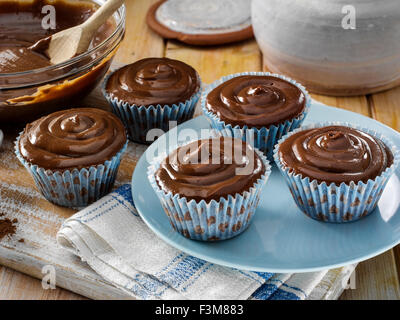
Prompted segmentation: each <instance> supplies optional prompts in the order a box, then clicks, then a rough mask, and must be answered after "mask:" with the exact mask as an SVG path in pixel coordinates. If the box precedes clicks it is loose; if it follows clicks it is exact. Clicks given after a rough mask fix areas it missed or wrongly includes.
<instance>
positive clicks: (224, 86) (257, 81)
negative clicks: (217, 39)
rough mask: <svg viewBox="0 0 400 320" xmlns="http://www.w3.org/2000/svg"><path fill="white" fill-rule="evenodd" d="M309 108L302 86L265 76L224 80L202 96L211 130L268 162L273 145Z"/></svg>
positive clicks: (277, 77)
mask: <svg viewBox="0 0 400 320" xmlns="http://www.w3.org/2000/svg"><path fill="white" fill-rule="evenodd" d="M310 104H311V98H310V97H309V95H308V93H307V91H306V90H305V89H304V87H303V86H301V85H299V84H298V83H296V82H295V81H293V80H291V79H289V78H286V77H284V76H280V75H276V74H271V73H268V72H249V73H239V74H234V75H230V76H226V77H223V78H222V79H220V80H218V81H216V82H214V83H213V84H211V85H210V86H209V87H208V88H207V89H206V90H205V92H204V93H203V94H202V108H203V112H204V114H205V115H206V116H207V117H208V118H209V119H210V120H211V124H212V126H213V128H215V129H217V130H219V131H220V132H221V133H222V134H223V135H224V136H231V137H234V138H238V139H242V140H243V141H246V142H248V143H250V144H252V145H254V146H255V147H256V148H258V149H260V150H261V151H263V152H264V153H265V154H266V155H267V157H268V158H269V159H272V156H273V148H274V145H275V144H276V142H277V141H278V140H279V139H280V138H281V137H282V136H283V135H285V134H286V133H287V132H289V131H292V130H294V129H295V128H297V127H299V126H300V125H301V123H302V122H303V120H304V118H305V116H306V114H307V111H308V109H309V106H310Z"/></svg>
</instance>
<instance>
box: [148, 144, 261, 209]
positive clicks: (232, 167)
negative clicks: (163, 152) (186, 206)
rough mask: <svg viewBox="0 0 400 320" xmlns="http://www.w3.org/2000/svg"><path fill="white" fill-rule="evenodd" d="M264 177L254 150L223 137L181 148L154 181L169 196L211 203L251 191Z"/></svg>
mask: <svg viewBox="0 0 400 320" xmlns="http://www.w3.org/2000/svg"><path fill="white" fill-rule="evenodd" d="M264 173H265V166H264V163H263V162H262V160H261V158H260V157H259V156H258V154H257V153H255V151H254V149H253V148H251V147H250V146H249V145H248V144H246V143H245V142H243V141H241V140H238V139H232V138H227V137H225V138H223V137H221V138H214V139H204V140H199V141H195V142H191V143H189V144H187V145H184V146H182V147H179V148H178V149H176V150H175V151H173V152H172V153H171V154H170V155H169V156H168V157H167V158H166V159H164V161H162V163H161V165H160V168H159V169H158V170H157V172H156V173H155V177H156V181H157V183H158V186H159V187H160V188H161V189H162V190H163V191H165V192H167V193H168V192H172V193H173V194H179V195H180V196H182V197H186V198H187V199H188V200H191V199H194V200H196V201H201V200H203V199H204V200H205V201H207V202H208V201H210V200H211V199H215V200H219V199H220V198H221V197H225V198H227V196H228V195H235V194H236V193H242V192H244V191H248V190H249V189H250V188H251V187H253V186H254V184H255V183H256V181H257V180H258V179H259V178H260V177H261V176H262V175H263V174H264Z"/></svg>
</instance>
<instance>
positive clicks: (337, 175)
mask: <svg viewBox="0 0 400 320" xmlns="http://www.w3.org/2000/svg"><path fill="white" fill-rule="evenodd" d="M279 158H280V160H281V162H282V164H283V165H284V166H286V167H288V168H291V169H293V170H294V172H295V173H296V174H301V175H302V176H303V177H309V178H310V179H315V180H317V181H318V182H323V181H325V182H326V183H328V184H330V183H332V182H333V183H335V184H337V185H340V183H342V182H344V183H347V184H348V183H350V182H351V181H353V182H355V183H357V182H358V181H363V182H364V183H366V182H367V181H368V179H372V180H373V179H375V178H376V177H377V176H379V175H380V174H381V173H382V172H383V171H384V170H385V169H386V168H387V167H389V166H391V164H392V163H393V154H392V152H391V151H390V150H389V149H388V148H387V146H386V145H385V144H384V143H383V142H382V141H381V140H379V139H377V138H375V137H373V136H371V135H370V134H367V133H365V132H362V131H360V130H357V129H353V128H349V127H345V126H327V127H322V128H315V129H308V130H304V131H300V132H297V133H295V134H293V135H292V136H290V137H288V138H287V139H286V140H285V141H283V142H282V144H281V145H280V147H279Z"/></svg>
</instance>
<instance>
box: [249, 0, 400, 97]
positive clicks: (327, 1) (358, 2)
mask: <svg viewBox="0 0 400 320" xmlns="http://www.w3.org/2000/svg"><path fill="white" fill-rule="evenodd" d="M252 24H253V29H254V34H255V37H256V39H257V42H258V44H259V46H260V49H261V51H262V53H263V59H264V63H265V65H266V67H267V68H268V69H269V70H270V71H272V72H277V73H281V74H284V75H287V76H289V77H291V78H293V79H295V80H297V81H299V82H300V83H302V84H304V85H305V86H306V87H307V89H308V90H310V91H312V92H316V93H322V94H329V95H358V94H367V93H372V92H377V91H381V90H385V89H389V88H391V87H394V86H396V85H399V84H400V2H399V0H381V1H376V0H352V1H348V0H324V1H321V0H306V1H298V0H268V1H266V0H253V1H252Z"/></svg>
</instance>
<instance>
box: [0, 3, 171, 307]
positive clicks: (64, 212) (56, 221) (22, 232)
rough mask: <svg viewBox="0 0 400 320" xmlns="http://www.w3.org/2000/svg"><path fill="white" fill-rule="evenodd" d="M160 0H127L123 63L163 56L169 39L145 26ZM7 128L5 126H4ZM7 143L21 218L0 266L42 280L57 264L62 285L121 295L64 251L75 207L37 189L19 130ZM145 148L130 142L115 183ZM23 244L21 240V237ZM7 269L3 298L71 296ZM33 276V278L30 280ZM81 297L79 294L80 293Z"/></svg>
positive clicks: (1, 190)
mask: <svg viewBox="0 0 400 320" xmlns="http://www.w3.org/2000/svg"><path fill="white" fill-rule="evenodd" d="M154 1H155V0H135V1H126V6H127V24H126V37H125V39H124V41H123V44H122V45H121V48H120V50H119V52H118V54H117V56H116V59H115V60H116V61H117V62H119V63H129V62H132V61H135V60H137V59H141V58H143V57H145V56H162V55H163V53H164V41H163V39H162V38H160V37H158V36H157V35H155V34H153V33H152V32H150V31H149V30H148V28H147V26H146V25H145V24H144V17H145V14H146V12H147V8H148V7H149V6H150V5H151V4H152V3H153V2H154ZM99 96H100V94H99V91H98V90H97V91H95V92H94V94H92V98H89V99H87V100H86V102H87V104H88V105H93V104H96V105H101V103H104V99H102V98H101V97H100V98H99ZM4 129H5V130H4ZM3 130H4V131H5V141H4V144H3V146H2V147H1V149H0V203H1V208H3V211H4V212H2V213H5V216H6V217H8V218H11V219H14V218H17V219H18V223H17V233H16V234H15V236H13V237H11V238H7V237H6V238H3V239H2V240H1V241H0V264H2V265H4V266H8V267H10V268H12V269H15V270H18V271H20V272H22V273H25V274H29V275H31V276H33V277H36V278H38V279H41V278H42V273H41V270H42V267H43V266H44V265H48V264H50V265H53V266H55V268H56V271H57V273H56V275H57V277H56V279H57V286H58V287H63V288H66V289H69V290H71V291H74V292H77V293H80V294H82V295H85V296H87V297H90V298H95V299H112V298H114V299H117V298H122V297H124V296H123V295H121V292H120V291H119V290H117V289H115V288H114V287H112V286H111V285H109V284H108V283H106V282H105V281H104V280H103V279H102V278H101V277H100V276H98V275H97V274H96V273H95V272H94V271H92V270H91V269H90V268H89V267H88V266H87V265H86V264H85V263H83V262H81V261H80V259H79V258H77V257H76V256H74V255H72V254H69V253H67V252H65V250H63V249H61V248H60V247H59V246H58V245H57V243H56V240H55V235H56V233H57V231H58V230H59V228H60V226H61V224H62V222H63V221H64V220H65V218H68V217H69V216H71V215H72V214H73V213H75V212H76V210H72V209H65V208H61V207H58V206H55V205H53V204H51V203H49V202H47V201H46V200H45V199H44V198H43V197H42V196H41V195H40V194H39V193H38V191H37V189H36V187H35V185H34V182H33V180H32V178H31V177H30V176H29V175H28V174H27V172H26V170H25V168H23V167H22V166H21V165H20V164H19V161H18V160H17V159H16V157H15V155H14V152H13V141H14V140H15V137H16V135H17V133H18V131H19V130H20V129H13V128H3ZM144 150H145V148H144V147H143V146H138V145H135V144H133V143H130V145H129V147H128V150H127V153H126V154H125V156H124V158H123V160H122V162H121V166H120V170H119V173H118V177H117V182H116V187H118V186H119V185H121V184H123V183H129V182H130V180H131V176H132V172H133V170H134V167H135V165H136V161H137V160H138V157H139V156H140V154H141V153H142V152H143V151H144ZM22 238H23V239H24V242H18V240H19V239H22ZM27 279H29V278H28V277H26V276H24V275H22V274H21V273H19V272H14V271H10V269H8V268H4V267H2V268H1V269H0V300H1V299H28V298H29V299H31V298H40V299H53V298H61V299H67V298H68V297H70V298H72V297H74V295H70V296H69V295H68V294H67V293H66V291H63V290H46V291H45V290H42V289H41V282H40V281H38V280H31V281H27ZM30 279H32V278H30ZM75 297H77V296H75Z"/></svg>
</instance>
